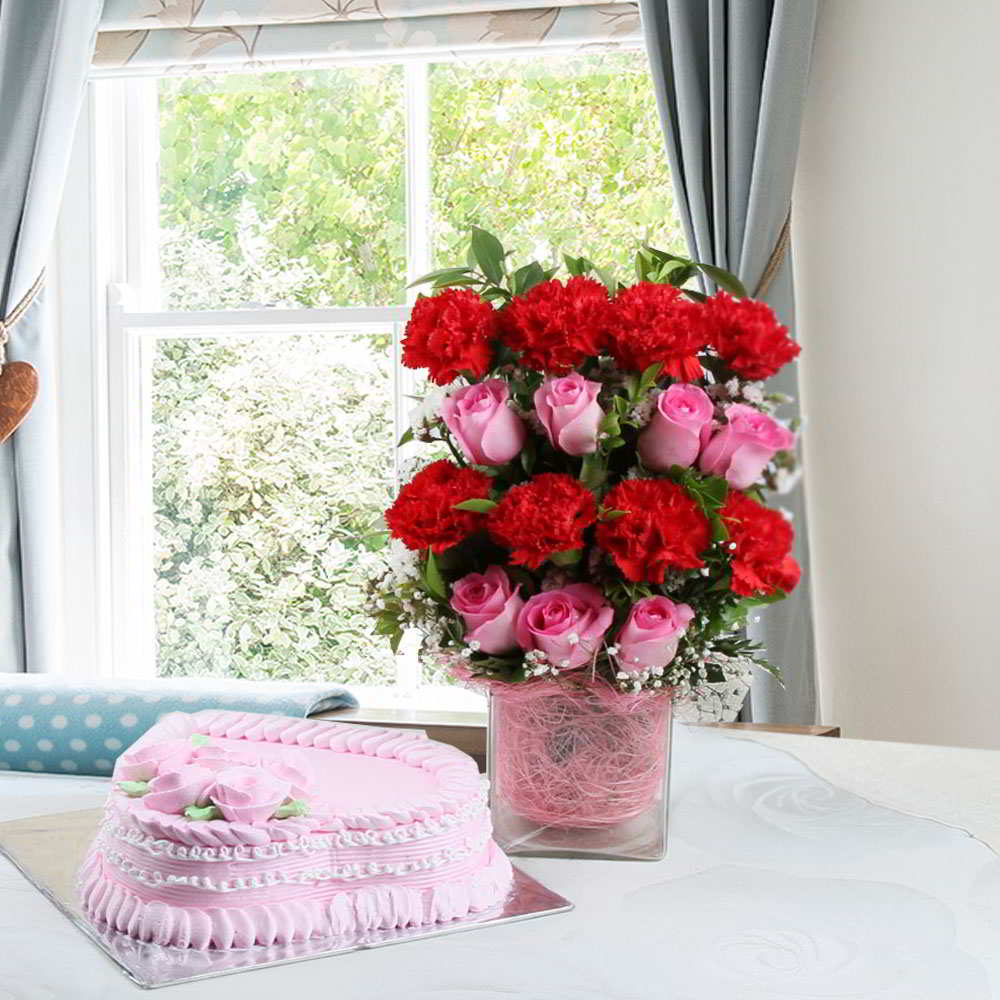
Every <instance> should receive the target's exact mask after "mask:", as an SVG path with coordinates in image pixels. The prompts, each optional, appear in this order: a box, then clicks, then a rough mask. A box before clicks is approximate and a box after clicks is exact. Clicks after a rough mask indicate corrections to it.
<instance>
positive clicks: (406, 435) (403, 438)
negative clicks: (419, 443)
mask: <svg viewBox="0 0 1000 1000" xmlns="http://www.w3.org/2000/svg"><path fill="white" fill-rule="evenodd" d="M412 440H413V428H412V427H407V428H406V430H405V431H403V433H402V434H401V435H400V438H399V441H398V442H397V443H396V447H397V448H402V447H403V445H404V444H409V443H410V442H411V441H412Z"/></svg>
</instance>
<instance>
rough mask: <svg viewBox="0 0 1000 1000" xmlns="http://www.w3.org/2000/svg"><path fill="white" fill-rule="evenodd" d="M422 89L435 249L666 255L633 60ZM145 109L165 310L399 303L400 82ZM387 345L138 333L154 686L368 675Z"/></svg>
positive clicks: (543, 68) (643, 91)
mask: <svg viewBox="0 0 1000 1000" xmlns="http://www.w3.org/2000/svg"><path fill="white" fill-rule="evenodd" d="M430 83H431V94H432V98H431V139H432V141H431V150H430V155H431V172H432V185H433V191H432V199H433V213H434V221H433V226H432V233H433V243H434V251H435V254H436V256H440V257H441V258H442V259H451V257H452V255H453V253H454V249H455V247H456V246H458V245H459V244H464V242H465V240H466V234H467V231H468V226H470V225H485V226H490V227H493V228H494V229H498V230H501V231H503V232H505V233H509V234H511V236H512V245H513V244H514V243H516V244H517V245H518V246H519V247H520V248H521V250H522V251H523V252H524V253H527V254H531V253H532V252H535V251H538V252H540V253H550V252H551V253H552V254H553V255H555V252H556V251H557V250H560V249H566V250H569V251H571V252H580V249H581V248H582V247H586V248H587V250H588V252H590V253H593V254H594V255H596V256H598V257H599V258H600V259H601V260H604V261H609V262H612V263H616V264H617V265H619V266H624V265H625V262H626V261H627V260H629V259H630V257H631V255H632V253H633V250H634V247H635V245H636V243H637V241H639V240H640V239H642V238H649V239H651V240H653V241H655V242H656V243H657V244H658V245H661V246H668V247H669V246H672V247H677V248H680V246H681V237H680V232H679V227H678V226H677V223H676V220H675V218H674V213H673V205H672V195H671V191H670V186H669V181H668V177H667V171H666V166H665V162H664V159H665V158H664V155H663V151H662V139H661V136H660V131H659V122H658V119H657V115H656V107H655V101H654V98H653V94H652V89H651V87H650V84H649V78H648V73H647V69H646V66H645V61H644V57H643V56H642V55H641V54H638V53H617V54H610V55H604V56H600V55H592V56H587V57H574V58H573V59H566V60H563V59H557V60H546V61H545V63H544V65H541V64H539V65H534V66H533V65H532V63H531V62H523V61H516V62H510V63H502V62H499V63H497V62H495V63H482V64H479V65H475V66H470V65H465V64H456V65H441V66H435V67H432V68H431V79H430ZM160 93H161V101H160V123H161V164H160V166H161V173H160V180H161V233H162V243H161V270H162V275H163V288H164V298H165V301H166V304H167V305H168V306H169V307H170V308H175V309H226V308H237V307H241V306H247V305H278V306H300V307H302V306H305V307H313V306H340V305H359V304H366V305H388V304H393V303H400V302H402V301H404V289H403V285H404V283H405V281H404V278H403V275H404V274H405V254H404V249H405V242H406V241H405V194H404V189H405V183H404V143H403V123H404V118H405V115H404V103H403V102H404V85H403V73H402V69H401V67H399V66H375V65H373V66H360V67H348V68H341V69H331V70H326V71H322V72H293V73H270V74H262V75H258V76H253V77H243V76H224V77H216V78H198V77H183V78H168V79H165V80H164V81H163V82H162V83H161V92H160ZM555 191H558V192H559V197H558V198H554V197H552V193H553V192H555ZM389 348H390V344H389V338H388V336H387V335H383V336H376V337H367V336H361V335H356V336H345V337H339V336H332V335H322V336H321V335H318V334H317V335H296V336H291V335H289V336H287V337H286V336H283V337H277V338H275V337H267V338H256V339H255V338H250V337H247V338H238V339H235V340H234V339H227V340H225V341H221V340H211V339H198V338H193V339H176V340H166V341H160V343H159V349H158V352H157V356H156V359H155V365H154V372H153V376H154V377H153V418H154V442H153V444H154V448H153V451H154V516H155V525H154V529H155V546H156V552H155V556H156V565H155V574H156V617H157V632H158V648H159V658H158V669H159V672H160V673H161V674H173V675H192V674H206V673H210V674H227V675H235V676H240V677H252V678H263V677H277V678H331V679H338V680H343V681H348V682H353V683H389V682H391V680H392V679H393V676H394V671H393V664H392V656H391V652H390V650H389V648H388V643H386V641H385V640H384V639H383V638H382V637H380V636H375V635H373V634H372V632H371V618H370V615H369V611H370V608H369V607H368V599H367V597H366V595H365V591H364V582H365V580H366V579H367V578H368V576H370V572H371V569H372V564H373V562H375V561H376V560H379V559H382V558H383V557H384V554H383V553H380V552H379V547H380V545H381V544H382V542H383V540H384V534H383V533H382V532H383V526H382V524H381V523H380V517H381V512H382V510H383V509H384V508H385V506H386V504H387V502H388V500H389V498H390V493H391V492H392V489H393V484H392V482H391V470H392V466H391V461H392V449H393V444H394V442H393V441H392V439H391V438H392V432H391V408H390V400H391V398H392V390H391V385H392V383H391V378H392V373H391V354H390V349H389Z"/></svg>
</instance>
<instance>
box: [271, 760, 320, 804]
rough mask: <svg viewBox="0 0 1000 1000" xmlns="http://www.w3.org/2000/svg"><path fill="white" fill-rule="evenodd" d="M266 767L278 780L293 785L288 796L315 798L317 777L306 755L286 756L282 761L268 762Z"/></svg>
mask: <svg viewBox="0 0 1000 1000" xmlns="http://www.w3.org/2000/svg"><path fill="white" fill-rule="evenodd" d="M264 766H265V767H266V769H267V770H268V771H270V772H271V774H273V775H274V776H275V777H276V778H279V779H280V780H281V781H287V782H288V783H289V785H291V791H290V792H289V793H288V794H289V795H290V796H291V797H292V798H293V799H311V798H315V796H316V784H315V776H314V775H313V773H312V768H311V767H310V766H309V761H308V760H307V759H306V756H305V754H303V753H290V754H286V755H285V757H283V758H282V759H281V760H272V761H268V762H267V763H266V764H265V765H264Z"/></svg>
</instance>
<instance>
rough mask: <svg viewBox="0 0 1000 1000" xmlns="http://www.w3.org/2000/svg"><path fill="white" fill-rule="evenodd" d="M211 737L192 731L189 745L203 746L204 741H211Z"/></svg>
mask: <svg viewBox="0 0 1000 1000" xmlns="http://www.w3.org/2000/svg"><path fill="white" fill-rule="evenodd" d="M211 742H212V741H211V739H210V738H209V737H208V736H206V735H205V734H204V733H192V734H191V745H192V746H195V747H203V746H204V745H205V744H206V743H211Z"/></svg>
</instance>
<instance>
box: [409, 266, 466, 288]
mask: <svg viewBox="0 0 1000 1000" xmlns="http://www.w3.org/2000/svg"><path fill="white" fill-rule="evenodd" d="M471 274H472V268H471V267H442V268H439V269H438V270H437V271H429V272H428V273H427V274H423V275H421V276H420V277H419V278H417V280H416V281H411V282H410V283H409V284H408V285H407V286H406V287H407V288H416V287H417V285H426V284H429V283H430V282H437V281H441V280H442V279H445V280H450V279H452V278H463V277H465V276H467V275H471Z"/></svg>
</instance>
